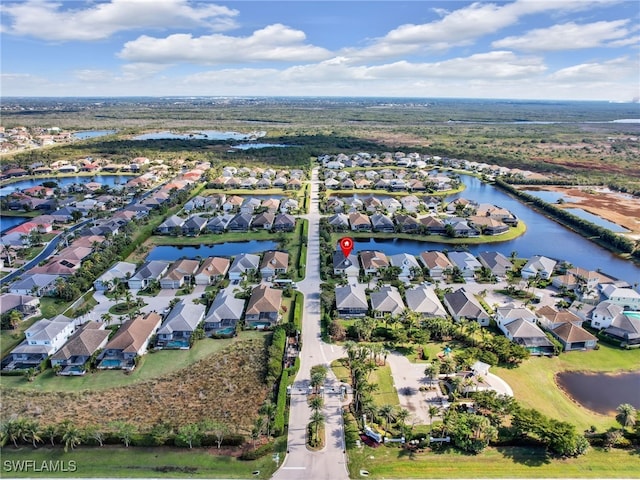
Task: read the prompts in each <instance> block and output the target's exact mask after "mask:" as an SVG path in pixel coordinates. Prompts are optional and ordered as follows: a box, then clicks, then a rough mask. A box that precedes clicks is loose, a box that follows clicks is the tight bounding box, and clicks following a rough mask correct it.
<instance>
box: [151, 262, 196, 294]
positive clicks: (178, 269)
mask: <svg viewBox="0 0 640 480" xmlns="http://www.w3.org/2000/svg"><path fill="white" fill-rule="evenodd" d="M199 266H200V262H199V261H198V260H189V259H186V258H184V259H181V260H176V261H175V262H173V264H171V267H169V270H168V271H167V273H166V274H165V275H164V276H163V277H162V278H161V279H160V287H161V288H173V289H177V288H182V286H183V285H185V284H187V285H189V283H190V282H191V279H192V278H193V276H194V275H195V274H196V272H197V271H198V267H199Z"/></svg>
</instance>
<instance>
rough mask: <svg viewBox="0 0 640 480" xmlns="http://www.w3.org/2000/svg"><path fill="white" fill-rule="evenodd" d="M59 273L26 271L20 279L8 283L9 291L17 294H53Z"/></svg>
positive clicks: (42, 295)
mask: <svg viewBox="0 0 640 480" xmlns="http://www.w3.org/2000/svg"><path fill="white" fill-rule="evenodd" d="M58 278H62V277H60V276H59V275H50V274H46V273H27V274H25V275H23V276H22V278H21V279H20V280H16V281H15V282H13V283H12V284H11V285H9V293H15V294H17V295H35V296H37V297H44V296H53V295H55V293H56V280H58Z"/></svg>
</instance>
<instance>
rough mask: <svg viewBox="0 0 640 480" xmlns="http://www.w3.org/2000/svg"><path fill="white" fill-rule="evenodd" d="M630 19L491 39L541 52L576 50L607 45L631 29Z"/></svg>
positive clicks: (498, 44)
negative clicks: (628, 26)
mask: <svg viewBox="0 0 640 480" xmlns="http://www.w3.org/2000/svg"><path fill="white" fill-rule="evenodd" d="M628 23H629V20H614V21H611V22H604V21H603V22H594V23H587V24H584V25H578V24H576V23H574V22H569V23H564V24H561V25H554V26H552V27H549V28H538V29H536V30H531V31H529V32H527V33H525V34H524V35H522V36H513V37H507V38H503V39H502V40H497V41H495V42H493V44H492V46H493V47H494V48H513V49H516V50H523V51H531V52H544V51H556V50H576V49H581V48H594V47H599V46H605V45H607V42H608V41H611V40H621V39H624V38H625V37H626V36H627V35H628V34H629V33H630V32H629V30H628V29H627V28H625V25H627V24H628Z"/></svg>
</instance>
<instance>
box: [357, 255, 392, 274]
mask: <svg viewBox="0 0 640 480" xmlns="http://www.w3.org/2000/svg"><path fill="white" fill-rule="evenodd" d="M360 263H361V264H362V268H363V270H364V273H365V275H378V273H379V271H380V269H381V268H387V267H388V266H389V259H388V258H387V256H386V255H385V254H384V253H382V252H380V251H378V250H362V251H361V252H360Z"/></svg>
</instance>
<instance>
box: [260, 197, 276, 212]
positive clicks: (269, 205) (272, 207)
mask: <svg viewBox="0 0 640 480" xmlns="http://www.w3.org/2000/svg"><path fill="white" fill-rule="evenodd" d="M279 207H280V200H279V199H277V198H267V199H265V200H263V201H262V203H261V204H260V208H261V209H265V210H266V211H267V212H269V213H276V212H277V211H278V208H279Z"/></svg>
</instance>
